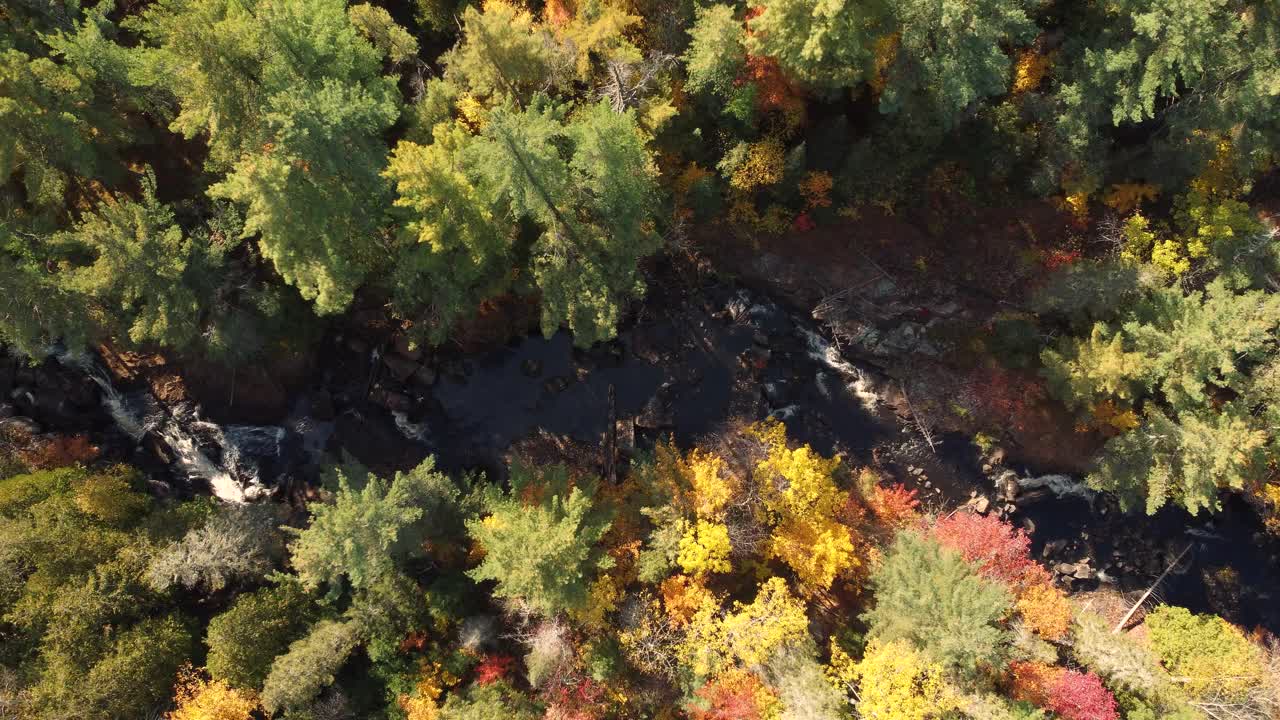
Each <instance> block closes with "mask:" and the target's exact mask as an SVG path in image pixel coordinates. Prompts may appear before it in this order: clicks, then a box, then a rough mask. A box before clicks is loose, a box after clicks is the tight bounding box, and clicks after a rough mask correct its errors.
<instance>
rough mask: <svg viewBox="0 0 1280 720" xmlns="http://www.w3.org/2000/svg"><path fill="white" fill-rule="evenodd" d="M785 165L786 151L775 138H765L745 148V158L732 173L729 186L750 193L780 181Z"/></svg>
mask: <svg viewBox="0 0 1280 720" xmlns="http://www.w3.org/2000/svg"><path fill="white" fill-rule="evenodd" d="M785 163H786V149H785V148H784V147H783V146H782V141H780V140H778V139H777V138H767V139H765V140H761V141H760V142H754V143H751V144H750V145H748V146H747V157H746V159H744V160H743V161H742V164H741V165H739V166H738V167H737V169H735V170H734V171H733V176H732V177H731V178H730V179H729V185H731V186H732V187H733V188H735V189H737V190H743V191H751V190H756V189H759V188H762V187H769V186H770V185H777V184H778V183H779V182H781V181H782V171H783V168H784V165H785Z"/></svg>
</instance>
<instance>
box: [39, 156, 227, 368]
mask: <svg viewBox="0 0 1280 720" xmlns="http://www.w3.org/2000/svg"><path fill="white" fill-rule="evenodd" d="M54 242H55V243H57V244H59V245H60V246H61V247H62V248H63V252H64V254H65V256H67V257H69V258H70V262H69V263H68V264H69V265H70V267H69V268H68V269H67V270H66V271H65V272H64V273H62V276H61V277H60V278H59V280H58V282H59V284H60V285H61V286H62V287H64V288H66V289H67V290H69V291H70V292H72V293H74V294H75V295H76V296H78V297H81V298H84V299H85V300H87V301H89V302H90V303H92V305H91V308H92V312H91V313H86V314H85V315H84V316H82V317H83V321H85V322H89V323H92V325H91V326H90V328H88V329H86V330H85V332H83V333H82V334H84V335H91V334H97V332H104V333H106V334H108V335H113V334H115V333H117V332H118V333H120V334H122V335H127V337H128V339H129V340H130V341H132V342H133V343H136V344H146V343H156V344H159V345H164V346H167V347H172V348H177V349H181V348H184V347H186V346H188V345H190V344H191V343H193V342H194V341H195V339H196V337H197V336H198V334H199V329H200V316H201V308H200V298H199V297H198V296H197V295H196V292H195V289H196V281H195V280H194V279H193V278H192V275H193V274H194V273H196V272H199V271H201V270H203V269H205V268H206V267H207V264H206V263H205V262H204V261H203V260H204V259H203V258H199V257H197V256H198V255H199V254H200V253H201V252H203V250H204V249H203V248H201V247H198V246H196V245H195V244H194V243H192V242H191V240H190V239H189V238H187V237H186V235H185V234H184V233H183V231H182V228H180V227H178V225H177V224H176V222H175V221H174V216H173V212H172V211H171V210H170V209H169V208H168V207H167V206H165V205H163V204H161V203H160V202H159V201H157V200H156V198H155V177H154V176H153V175H151V174H148V175H147V176H146V177H145V178H144V179H143V188H142V201H141V202H133V201H131V200H129V199H127V198H122V197H114V198H108V199H106V200H105V201H104V202H102V203H100V204H99V205H98V206H97V207H96V208H95V211H94V212H93V213H90V214H87V215H85V216H84V217H83V218H81V220H80V222H78V223H77V224H76V225H75V226H74V227H73V228H72V229H71V230H69V231H67V232H63V233H59V234H58V235H56V236H55V237H54ZM95 326H96V327H95Z"/></svg>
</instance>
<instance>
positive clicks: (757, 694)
mask: <svg viewBox="0 0 1280 720" xmlns="http://www.w3.org/2000/svg"><path fill="white" fill-rule="evenodd" d="M695 694H696V696H697V698H698V701H699V702H700V703H705V704H706V707H705V708H703V707H694V708H692V709H691V712H690V715H689V716H690V718H691V719H692V720H767V719H768V718H770V717H775V716H776V713H777V710H778V696H777V695H776V694H774V693H773V691H771V690H770V689H769V688H768V687H767V686H765V684H764V683H763V682H761V680H760V678H759V677H758V676H757V675H755V674H753V673H749V672H747V671H745V670H738V669H735V670H730V671H727V672H725V673H723V674H721V675H719V676H717V677H716V678H715V679H713V680H712V681H711V682H709V683H707V684H706V685H703V686H702V687H700V688H698V691H697V693H695Z"/></svg>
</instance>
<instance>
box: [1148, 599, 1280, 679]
mask: <svg viewBox="0 0 1280 720" xmlns="http://www.w3.org/2000/svg"><path fill="white" fill-rule="evenodd" d="M1144 622H1145V623H1146V625H1147V628H1148V629H1149V630H1150V632H1151V647H1152V648H1153V649H1154V650H1155V652H1156V655H1158V656H1159V657H1160V661H1161V662H1162V663H1164V666H1165V668H1167V669H1168V670H1169V673H1170V674H1171V675H1173V676H1175V677H1178V678H1181V685H1182V687H1183V689H1184V690H1185V691H1186V692H1187V694H1188V695H1190V696H1191V697H1192V698H1194V699H1197V700H1208V701H1218V702H1227V703H1232V702H1243V701H1245V700H1246V699H1247V697H1248V694H1249V691H1250V690H1251V689H1252V688H1254V687H1256V686H1257V685H1260V684H1261V683H1262V682H1263V681H1264V677H1263V672H1264V670H1263V664H1262V650H1261V649H1260V648H1258V646H1256V645H1254V644H1253V643H1252V642H1250V641H1249V639H1248V638H1246V637H1245V636H1244V633H1243V632H1241V631H1240V629H1239V628H1237V627H1235V626H1234V625H1231V624H1230V623H1228V622H1227V621H1226V620H1223V619H1222V618H1220V617H1218V616H1216V615H1193V614H1192V613H1191V612H1190V611H1188V610H1186V609H1185V608H1179V607H1170V606H1168V605H1161V606H1160V607H1158V608H1156V609H1155V610H1154V611H1152V612H1151V613H1149V614H1148V615H1147V617H1146V619H1145V621H1144Z"/></svg>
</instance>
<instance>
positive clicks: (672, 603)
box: [659, 575, 717, 627]
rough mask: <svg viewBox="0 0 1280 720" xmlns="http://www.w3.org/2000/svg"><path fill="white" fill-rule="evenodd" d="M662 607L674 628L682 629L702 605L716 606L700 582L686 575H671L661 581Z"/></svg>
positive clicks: (711, 596)
mask: <svg viewBox="0 0 1280 720" xmlns="http://www.w3.org/2000/svg"><path fill="white" fill-rule="evenodd" d="M659 591H660V592H661V593H662V607H663V608H664V609H665V610H666V611H667V619H668V620H669V621H670V622H671V625H672V626H674V627H683V626H684V625H686V624H688V622H689V621H690V620H691V619H693V616H694V615H695V614H696V613H697V612H698V609H699V608H701V607H703V606H704V605H711V606H715V605H717V602H716V598H715V595H713V594H712V593H711V591H710V590H708V589H707V587H706V586H705V585H703V584H702V581H701V580H699V579H697V578H691V577H689V576H688V575H672V576H671V577H669V578H667V579H666V580H663V581H662V585H661V587H660V588H659Z"/></svg>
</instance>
